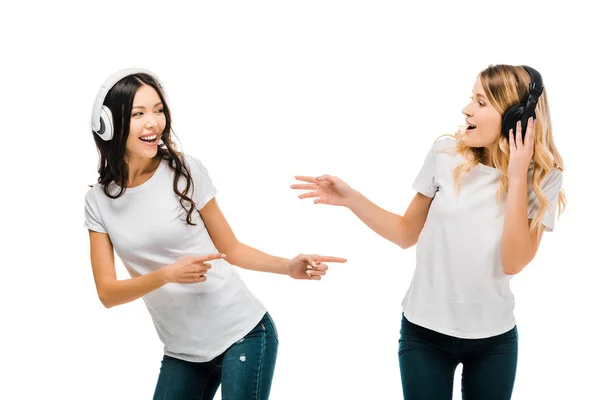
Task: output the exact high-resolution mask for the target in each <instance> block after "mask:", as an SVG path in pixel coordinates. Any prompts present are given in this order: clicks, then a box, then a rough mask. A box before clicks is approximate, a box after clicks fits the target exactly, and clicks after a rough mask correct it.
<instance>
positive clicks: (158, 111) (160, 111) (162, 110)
mask: <svg viewBox="0 0 600 400" xmlns="http://www.w3.org/2000/svg"><path fill="white" fill-rule="evenodd" d="M156 112H157V113H159V114H162V113H163V112H165V110H164V109H162V108H161V109H160V110H156Z"/></svg>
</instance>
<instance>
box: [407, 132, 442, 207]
mask: <svg viewBox="0 0 600 400" xmlns="http://www.w3.org/2000/svg"><path fill="white" fill-rule="evenodd" d="M440 142H443V140H442V141H438V142H435V143H434V144H433V146H431V148H430V149H429V152H428V153H427V156H426V157H425V161H424V162H423V165H422V166H421V170H420V171H419V174H418V175H417V177H416V179H415V181H414V182H413V189H415V190H416V191H417V192H419V193H422V194H424V195H425V196H427V197H431V198H433V197H434V196H435V192H437V191H438V189H439V185H438V183H437V182H436V179H435V172H436V163H437V156H438V155H439V147H440Z"/></svg>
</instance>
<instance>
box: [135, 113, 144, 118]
mask: <svg viewBox="0 0 600 400" xmlns="http://www.w3.org/2000/svg"><path fill="white" fill-rule="evenodd" d="M142 114H143V113H141V112H136V113H134V114H133V116H134V117H139V116H140V115H142Z"/></svg>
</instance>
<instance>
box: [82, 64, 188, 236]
mask: <svg viewBox="0 0 600 400" xmlns="http://www.w3.org/2000/svg"><path fill="white" fill-rule="evenodd" d="M143 85H148V86H151V87H152V88H154V90H156V92H157V93H158V95H159V96H160V100H161V101H162V103H163V107H164V114H165V119H166V124H165V129H164V130H163V133H162V136H161V141H162V143H160V144H159V146H158V152H157V157H159V158H160V159H161V160H167V161H168V164H169V167H170V168H171V169H172V170H174V171H175V177H174V178H173V191H174V192H175V193H176V194H177V195H178V196H179V198H180V199H179V203H180V204H181V207H182V209H183V210H184V211H185V212H186V214H187V216H186V222H187V224H189V225H196V224H195V223H194V222H192V216H193V213H194V210H195V208H196V205H195V203H194V201H193V200H192V198H191V197H190V195H189V194H190V190H191V191H193V188H194V183H193V181H192V178H191V174H190V171H189V169H188V167H187V166H186V164H185V162H184V158H183V153H182V152H180V151H178V150H177V146H176V144H175V143H174V142H173V140H172V136H175V134H174V133H173V131H172V129H171V112H170V110H169V107H168V105H167V102H166V99H165V95H164V93H163V92H162V90H161V89H160V86H159V84H158V83H157V82H156V80H155V79H154V78H153V77H152V76H151V75H148V74H145V73H136V74H133V75H129V76H126V77H125V78H123V79H121V80H120V81H119V82H117V84H115V85H114V86H113V87H112V88H111V89H110V90H109V91H108V93H107V94H106V98H105V99H104V105H105V106H107V107H108V108H109V109H110V111H111V112H112V115H113V124H114V136H113V138H112V139H111V140H109V141H105V140H103V139H101V138H100V137H99V136H98V135H96V134H95V133H93V135H94V141H95V142H96V147H97V149H98V153H99V156H100V163H99V165H98V174H99V175H100V176H99V177H98V183H100V184H102V185H104V194H106V195H107V196H108V197H110V198H111V199H116V198H119V197H121V196H123V194H125V191H126V183H127V181H128V179H129V166H128V165H127V162H126V161H125V150H126V147H127V138H128V137H129V127H130V122H131V111H132V108H133V99H134V97H135V94H136V92H137V91H138V89H139V88H140V87H142V86H143ZM181 177H183V179H184V182H185V185H184V188H183V190H179V185H178V183H179V180H180V178H181ZM113 182H114V183H115V184H116V185H117V186H118V188H119V190H118V192H117V193H116V194H115V193H111V192H110V190H109V185H110V184H111V183H113Z"/></svg>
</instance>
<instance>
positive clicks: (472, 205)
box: [292, 65, 566, 400]
mask: <svg viewBox="0 0 600 400" xmlns="http://www.w3.org/2000/svg"><path fill="white" fill-rule="evenodd" d="M462 112H463V114H464V115H465V116H466V127H465V129H462V130H460V131H459V132H457V133H456V134H455V135H442V137H444V136H447V137H444V138H443V139H442V140H437V141H436V142H435V143H434V144H433V146H432V148H431V150H430V151H429V153H428V154H427V157H426V158H425V162H424V164H423V166H422V168H421V170H420V172H419V174H418V175H417V177H416V180H415V181H414V184H413V188H414V189H415V190H416V191H417V193H416V195H415V197H414V199H413V200H412V202H411V203H410V205H409V207H408V209H407V210H406V212H405V214H404V215H397V214H393V213H391V212H388V211H386V210H383V209H382V208H380V207H378V206H377V205H375V204H373V203H372V202H371V201H369V200H368V199H367V198H366V197H365V196H363V195H362V194H361V193H359V192H358V191H357V190H354V189H352V188H351V187H350V186H349V185H348V184H347V183H345V182H344V181H343V180H341V179H340V178H337V177H334V176H329V175H323V176H320V177H307V176H297V177H296V179H297V180H299V181H303V182H305V183H301V184H294V185H292V188H293V189H303V190H308V192H306V193H304V194H301V195H300V196H299V197H300V198H303V199H304V198H314V199H315V200H314V203H315V204H329V205H335V206H345V207H347V208H349V209H350V210H352V212H354V214H356V216H357V217H358V218H360V219H361V220H362V221H363V222H364V223H365V224H366V225H367V226H368V227H369V228H371V229H372V230H374V231H375V232H377V233H378V234H379V235H381V236H383V237H384V238H386V239H388V240H390V241H392V242H394V243H396V244H398V245H399V246H400V247H402V248H403V249H407V248H409V247H411V246H413V245H415V244H417V250H416V255H417V263H416V268H415V272H414V276H413V279H412V282H411V284H410V287H409V289H408V291H407V293H406V295H405V297H404V300H403V302H402V307H403V317H402V323H401V330H400V340H399V351H398V355H399V363H400V373H401V378H402V387H403V392H404V398H405V399H407V400H414V399H436V400H441V399H451V398H452V390H453V382H454V372H455V369H456V367H457V365H458V364H459V363H462V364H463V374H462V393H463V399H486V400H493V399H498V400H501V399H502V400H503V399H509V398H510V397H511V394H512V391H513V386H514V381H515V374H516V369H517V354H518V334H517V326H516V320H515V317H514V314H513V308H514V298H513V295H512V293H511V290H510V286H509V282H510V279H511V278H512V276H514V275H515V274H517V273H519V272H520V271H522V270H523V268H525V267H526V266H527V264H529V263H530V262H531V260H532V259H533V258H534V256H535V254H536V252H537V249H538V247H539V245H540V241H541V239H542V236H543V233H544V232H545V231H546V232H548V231H552V230H553V228H554V221H555V214H556V210H557V208H558V211H559V213H562V211H563V210H564V207H565V204H566V202H565V196H564V193H563V190H562V171H563V161H562V158H561V156H560V154H559V153H558V151H557V149H556V146H555V145H554V141H553V138H552V125H551V122H550V114H549V109H548V100H547V96H546V91H545V90H544V87H543V83H542V78H541V75H540V74H539V73H538V72H537V71H536V70H535V69H533V68H530V67H526V66H511V65H493V66H490V67H488V68H486V69H485V70H483V71H482V72H481V73H479V75H478V77H477V79H476V82H475V86H474V88H473V96H472V101H471V102H470V103H469V104H467V106H466V107H465V108H464V109H463V111H462Z"/></svg>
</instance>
